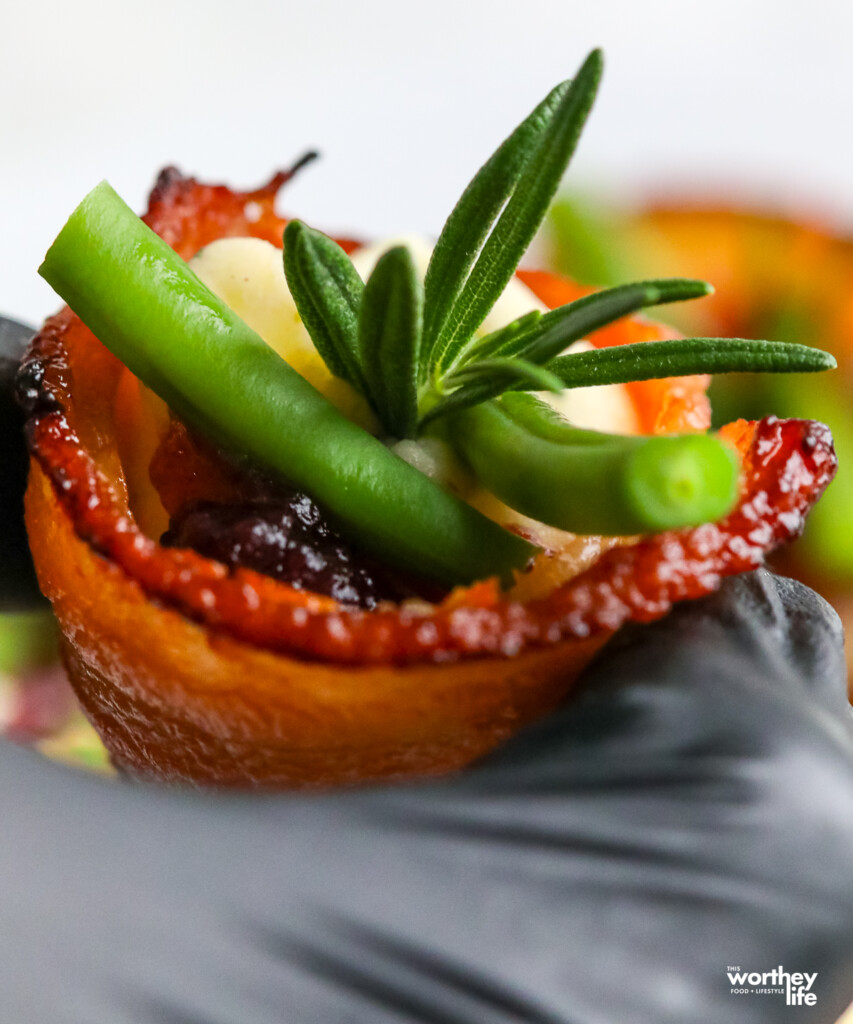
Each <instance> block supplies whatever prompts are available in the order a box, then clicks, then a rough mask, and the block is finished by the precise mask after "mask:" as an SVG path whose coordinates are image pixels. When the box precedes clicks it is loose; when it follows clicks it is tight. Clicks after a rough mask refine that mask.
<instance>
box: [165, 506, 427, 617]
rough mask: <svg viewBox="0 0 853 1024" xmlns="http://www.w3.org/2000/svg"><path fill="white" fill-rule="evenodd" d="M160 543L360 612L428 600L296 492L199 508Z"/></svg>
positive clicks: (190, 510)
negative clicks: (382, 603) (354, 544)
mask: <svg viewBox="0 0 853 1024" xmlns="http://www.w3.org/2000/svg"><path fill="white" fill-rule="evenodd" d="M161 543H162V544H164V545H165V546H167V547H181V548H192V549H193V550H194V551H197V552H198V553H199V554H200V555H205V556H206V557H207V558H215V559H216V560H217V561H218V562H222V563H224V564H225V565H228V566H230V567H231V568H237V567H242V568H245V569H254V570H255V572H261V573H263V574H264V575H265V576H271V577H272V578H273V579H276V580H281V581H282V582H284V583H287V584H289V585H290V586H291V587H294V588H295V589H297V590H309V591H312V592H313V593H315V594H325V595H326V596H327V597H332V598H334V599H335V600H336V601H339V602H340V603H341V604H344V605H350V606H353V607H357V608H368V609H370V608H375V607H376V606H377V604H378V603H379V602H380V601H401V600H403V599H404V598H406V597H411V596H414V595H415V594H416V593H419V592H421V588H415V587H413V586H412V585H411V584H410V582H409V581H407V580H403V579H402V578H400V576H399V575H398V574H395V573H393V572H392V571H390V570H387V569H385V568H384V567H382V566H378V565H376V564H374V563H373V562H372V561H371V560H370V559H368V558H366V557H365V556H363V555H361V554H360V553H359V552H357V551H356V550H354V549H353V547H352V545H351V544H350V543H349V542H348V541H346V540H344V538H343V537H342V536H341V535H340V533H338V531H337V530H336V529H335V528H334V527H333V526H332V525H331V524H330V523H329V522H328V520H327V519H326V517H325V515H324V514H323V512H322V510H321V509H320V508H319V507H318V506H317V505H316V504H315V503H314V502H313V501H312V500H311V498H309V497H308V495H307V494H300V493H298V492H296V491H292V492H283V491H280V492H279V494H278V495H277V496H276V497H275V498H269V499H263V500H259V501H250V502H243V503H240V504H236V505H235V504H221V503H217V502H212V501H199V502H196V503H195V504H193V505H191V506H190V507H189V508H187V509H186V510H184V511H182V512H181V513H180V514H179V515H177V516H174V517H172V519H171V521H170V524H169V530H168V532H167V533H165V534H164V535H163V538H162V540H161Z"/></svg>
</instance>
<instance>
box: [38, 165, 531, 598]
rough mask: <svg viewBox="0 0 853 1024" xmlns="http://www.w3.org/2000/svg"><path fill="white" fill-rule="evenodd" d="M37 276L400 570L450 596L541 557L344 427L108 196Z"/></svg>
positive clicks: (113, 344) (241, 448) (220, 433)
mask: <svg viewBox="0 0 853 1024" xmlns="http://www.w3.org/2000/svg"><path fill="white" fill-rule="evenodd" d="M39 272H40V273H41V275H42V276H43V277H44V278H45V279H46V280H47V281H48V282H49V283H50V284H51V285H52V286H53V287H54V289H55V290H56V291H57V292H58V293H59V294H60V295H61V296H62V298H64V299H65V301H66V302H67V303H68V304H69V306H71V308H72V309H73V310H74V311H75V312H76V313H77V314H78V315H79V316H80V318H81V319H82V320H83V321H84V323H86V324H87V326H88V327H89V328H90V329H91V330H92V331H93V332H94V334H95V335H96V336H97V337H98V338H99V339H100V340H101V341H102V342H103V344H104V345H106V346H107V348H109V349H110V351H111V352H113V353H114V354H115V355H116V356H117V357H118V358H119V359H120V360H121V361H122V362H123V363H124V364H125V365H126V366H128V367H129V369H130V370H131V371H132V372H133V373H135V374H136V375H137V376H138V377H139V378H140V379H141V380H142V381H143V382H144V383H145V384H146V385H148V386H149V387H150V388H152V389H153V390H154V391H156V392H157V394H159V395H160V396H161V397H162V398H163V399H165V401H166V402H168V404H169V405H170V406H171V407H172V408H173V409H174V410H175V412H176V413H177V414H178V415H179V416H181V417H182V418H183V419H184V420H185V421H186V422H187V423H188V424H190V425H191V426H193V427H194V428H195V429H197V430H199V431H200V432H201V433H203V434H205V435H206V436H208V437H210V438H211V439H212V440H214V441H215V442H217V443H218V444H219V445H221V446H222V447H223V448H224V449H226V450H227V451H229V452H232V453H235V454H237V455H240V456H243V457H245V458H246V459H249V460H251V461H252V462H254V463H255V464H258V465H260V466H261V467H264V468H265V469H266V470H267V471H269V472H270V473H272V474H274V475H276V476H278V477H280V478H283V479H285V480H287V481H288V482H290V483H291V484H293V485H295V486H297V487H299V488H302V489H304V490H305V491H307V492H308V493H309V494H310V495H311V496H312V497H313V498H315V499H316V500H317V501H318V502H319V503H320V504H322V505H324V506H325V507H326V508H327V509H329V510H330V511H331V512H332V513H333V514H334V515H335V517H336V518H337V519H338V521H339V522H340V524H341V525H342V526H343V528H344V529H345V530H346V531H347V532H348V534H349V536H351V537H352V539H353V540H354V541H356V542H357V543H359V544H361V545H362V546H363V547H364V548H365V549H366V550H367V551H369V552H371V553H372V554H374V555H376V556H378V557H380V558H382V559H383V560H384V561H386V562H388V563H389V564H392V565H398V566H400V567H401V568H404V569H408V570H411V571H414V572H416V573H418V574H420V575H421V576H424V577H426V578H431V579H435V580H437V581H439V582H441V583H444V584H447V585H453V584H457V583H468V582H471V581H473V580H475V579H480V578H483V577H487V576H490V575H498V576H500V577H501V579H502V580H503V581H505V582H510V581H511V578H512V570H513V569H517V568H521V567H522V566H523V565H524V564H525V563H526V562H527V561H528V559H529V558H530V557H531V555H532V554H533V553H534V552H535V549H534V548H532V547H531V545H529V544H527V543H526V542H525V541H523V540H521V539H520V538H519V537H516V536H514V535H513V534H510V533H509V532H507V531H506V530H503V529H501V528H500V527H499V526H497V525H496V524H494V523H493V522H491V521H490V520H488V519H486V518H485V517H483V516H482V515H480V514H479V513H478V512H476V511H475V510H474V509H472V508H471V507H470V506H468V505H466V504H464V503H463V502H461V501H459V500H458V499H456V498H454V497H452V496H451V495H449V494H446V493H445V492H444V491H442V490H441V488H439V487H438V486H437V485H436V484H435V483H433V482H432V481H431V480H430V479H428V478H427V477H426V476H424V475H423V474H422V473H420V472H419V471H418V470H416V469H414V468H412V467H411V466H409V465H408V464H407V463H405V462H404V461H403V460H402V459H400V458H399V457H398V456H396V455H394V454H393V453H392V452H391V451H389V450H388V449H387V448H386V447H385V446H384V445H383V444H382V443H381V442H380V441H379V440H377V439H376V438H374V437H372V436H371V435H370V434H368V433H367V432H366V431H365V430H363V429H362V428H361V427H358V426H356V425H355V424H354V423H352V422H350V421H349V420H348V419H346V417H344V416H343V415H342V414H341V413H340V412H339V411H338V410H337V409H336V408H335V407H334V406H333V405H332V404H331V403H330V402H328V401H327V400H326V399H325V398H324V397H323V396H322V395H321V394H320V393H319V392H318V391H316V390H315V389H314V388H313V387H312V386H311V385H310V384H309V383H308V382H307V381H306V380H305V379H304V378H303V377H301V376H300V375H299V374H298V373H297V372H296V371H295V370H293V369H292V368H291V367H290V366H288V364H287V363H286V362H285V361H284V360H283V359H281V358H280V357H279V356H278V355H277V354H276V353H275V352H274V351H273V350H272V349H271V348H270V347H269V346H268V345H267V344H266V343H265V342H264V341H263V340H262V339H261V338H260V337H259V336H258V335H257V334H255V332H254V331H252V330H251V329H250V328H249V327H248V326H247V325H246V324H245V323H244V322H243V321H242V320H240V318H239V317H237V315H236V314H235V313H234V312H233V311H232V310H230V309H229V308H228V307H227V306H226V305H225V304H224V303H223V302H221V301H220V300H219V299H218V298H217V297H216V296H215V295H213V293H212V292H210V291H209V290H208V289H207V288H206V287H205V286H204V285H203V284H202V283H201V282H200V281H199V280H198V278H197V277H196V276H195V274H193V272H192V271H191V270H190V269H189V267H188V266H187V264H186V263H184V261H183V260H181V259H180V257H178V256H177V255H176V253H175V252H173V250H172V249H171V248H170V247H169V246H168V245H167V244H166V243H165V242H164V241H163V240H162V239H160V238H159V237H158V236H157V235H156V234H155V233H154V232H153V231H151V230H150V229H149V228H148V227H147V226H146V225H145V224H144V223H143V222H142V221H141V220H139V218H138V217H136V215H135V214H134V213H133V211H132V210H131V209H130V208H129V207H128V206H127V205H126V204H125V203H124V201H123V200H122V199H121V198H120V197H119V196H118V195H117V194H116V193H115V192H114V191H113V189H112V188H111V187H110V186H109V185H108V184H107V183H106V182H102V183H101V184H100V185H98V186H97V187H96V188H95V189H94V190H93V191H92V192H91V193H90V194H89V195H88V196H87V197H86V198H85V199H84V200H83V202H82V203H81V204H80V205H79V206H78V207H77V209H76V210H75V211H74V212H73V213H72V215H71V217H70V218H69V220H68V223H67V224H66V225H65V226H64V227H63V229H62V231H61V232H60V233H59V235H58V237H57V239H56V241H55V242H54V243H53V245H52V246H51V248H50V250H49V251H48V253H47V255H46V257H45V260H44V263H43V264H42V266H41V268H40V271H39Z"/></svg>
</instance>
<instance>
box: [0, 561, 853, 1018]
mask: <svg viewBox="0 0 853 1024" xmlns="http://www.w3.org/2000/svg"><path fill="white" fill-rule="evenodd" d="M844 690H845V669H844V665H843V660H842V650H841V636H840V627H839V623H838V619H837V617H836V616H835V614H834V613H833V612H832V611H831V609H830V608H829V607H828V606H827V605H826V604H825V603H824V602H823V601H822V600H821V599H820V598H818V597H817V596H816V595H815V594H813V593H812V592H811V591H809V590H807V589H806V588H805V587H803V586H801V585H800V584H798V583H793V582H791V581H789V580H784V579H777V578H775V577H773V576H772V575H770V574H769V573H767V572H763V571H762V572H757V573H752V574H750V575H749V576H744V577H741V578H739V579H734V580H730V581H729V582H727V583H726V584H725V585H724V587H723V589H722V590H721V591H720V593H719V594H717V595H716V596H714V597H711V598H708V599H706V600H703V601H701V602H697V603H694V604H686V605H683V606H681V607H680V608H678V609H677V610H676V611H675V612H674V613H673V614H672V615H670V616H669V617H668V618H667V619H665V620H663V621H662V622H660V623H658V624H657V625H654V626H651V627H642V628H641V627H631V628H628V629H625V630H624V631H623V632H622V633H621V634H620V635H619V636H618V637H617V638H616V640H615V641H614V642H612V643H611V644H610V645H609V646H608V647H607V648H606V650H605V652H604V653H603V655H602V656H601V657H600V658H599V659H598V660H597V662H596V664H595V665H594V667H593V668H592V669H591V670H590V671H589V672H588V673H587V675H586V679H585V685H584V687H583V689H582V691H581V692H580V694H579V695H578V697H577V698H576V699H574V700H572V701H571V702H570V703H569V704H568V705H567V706H566V707H565V708H564V709H563V710H562V711H560V712H559V713H558V714H556V715H554V716H552V717H551V718H550V719H549V720H547V721H545V722H543V723H541V724H540V725H538V726H536V727H534V728H531V729H528V730H527V731H526V732H525V733H524V734H522V735H521V736H520V737H518V738H517V739H516V740H515V741H513V742H512V743H510V744H508V745H507V746H506V747H504V748H503V749H502V750H501V751H499V752H498V753H497V754H495V755H493V756H492V757H490V758H489V759H488V760H487V761H485V762H483V763H482V764H480V765H479V766H477V767H475V768H474V769H472V770H470V771H468V772H466V773H463V774H461V775H459V776H457V777H455V778H452V779H448V780H446V781H444V782H441V783H431V784H428V785H407V786H402V787H393V788H392V787H387V788H374V789H370V790H362V791H357V792H348V793H338V794H335V795H331V796H314V797H304V796H286V795H283V796H279V797H269V796H248V795H246V796H239V797H235V796H223V795H217V794H213V793H208V794H192V793H189V792H177V791H169V790H166V789H162V788H150V787H145V786H139V785H129V784H124V783H119V782H108V781H104V780H101V779H98V778H95V777H89V776H86V775H84V774H82V773H80V774H78V773H76V772H74V771H71V770H67V769H63V768H60V767H58V766H55V765H52V764H49V763H46V762H43V761H41V760H40V759H39V758H38V756H37V755H35V754H32V753H30V752H28V751H25V750H20V749H15V748H12V747H9V746H6V747H5V748H3V746H2V745H0V820H2V822H3V832H4V836H3V841H2V845H1V846H0V877H2V878H3V880H4V886H3V889H2V894H0V949H1V950H2V955H0V1020H3V1021H9V1022H34V1024H42V1022H43V1024H65V1022H74V1024H77V1022H79V1024H125V1022H134V1024H137V1022H138V1024H142V1022H146V1024H147V1022H150V1024H261V1022H263V1024H273V1022H275V1024H281V1022H283V1021H284V1022H300V1024H302V1022H306V1024H307V1022H311V1024H314V1022H323V1024H327V1022H328V1024H332V1022H348V1024H356V1022H365V1024H367V1022H370V1024H383V1022H392V1021H393V1022H403V1021H406V1022H411V1021H414V1022H418V1024H438V1022H442V1024H445V1022H446V1024H469V1022H470V1024H509V1022H522V1021H523V1022H529V1024H546V1022H547V1024H556V1022H582V1024H593V1022H596V1024H597V1022H602V1024H615V1022H619V1024H625V1022H635V1021H642V1022H646V1021H648V1022H654V1024H667V1022H678V1024H685V1022H708V1024H711V1022H713V1024H720V1022H726V1024H733V1022H744V1021H750V1022H753V1021H756V1022H757V1021H774V1022H775V1021H781V1020H786V1021H787V1020H804V1021H809V1022H830V1021H833V1020H835V1018H836V1017H837V1016H838V1014H839V1013H840V1012H841V1011H842V1010H843V1008H844V1006H845V1005H846V1003H847V1002H849V1000H850V999H851V998H852V997H853V759H851V737H850V732H849V729H848V722H849V720H848V718H847V714H848V710H849V709H848V707H847V704H846V700H845V696H844ZM780 966H782V967H783V968H784V970H785V971H786V972H788V973H791V974H794V973H796V972H799V973H806V974H808V975H812V974H814V973H815V972H816V973H817V977H816V978H815V979H813V982H812V985H811V988H810V989H809V990H808V991H807V992H806V994H807V995H808V994H814V995H815V996H816V998H817V1002H816V1004H815V1005H805V1006H801V1007H788V1006H786V1005H785V996H784V995H770V994H755V993H753V994H732V993H731V989H732V988H733V987H738V988H745V989H748V990H750V992H751V990H752V989H754V988H755V987H756V986H754V985H750V983H749V982H745V983H744V984H743V985H733V984H732V983H731V982H730V981H729V978H728V977H727V974H728V973H729V972H732V973H741V972H746V973H751V972H757V973H766V972H770V971H772V970H774V969H777V968H779V967H780ZM735 968H736V969H737V970H736V971H735ZM758 987H764V986H758Z"/></svg>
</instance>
